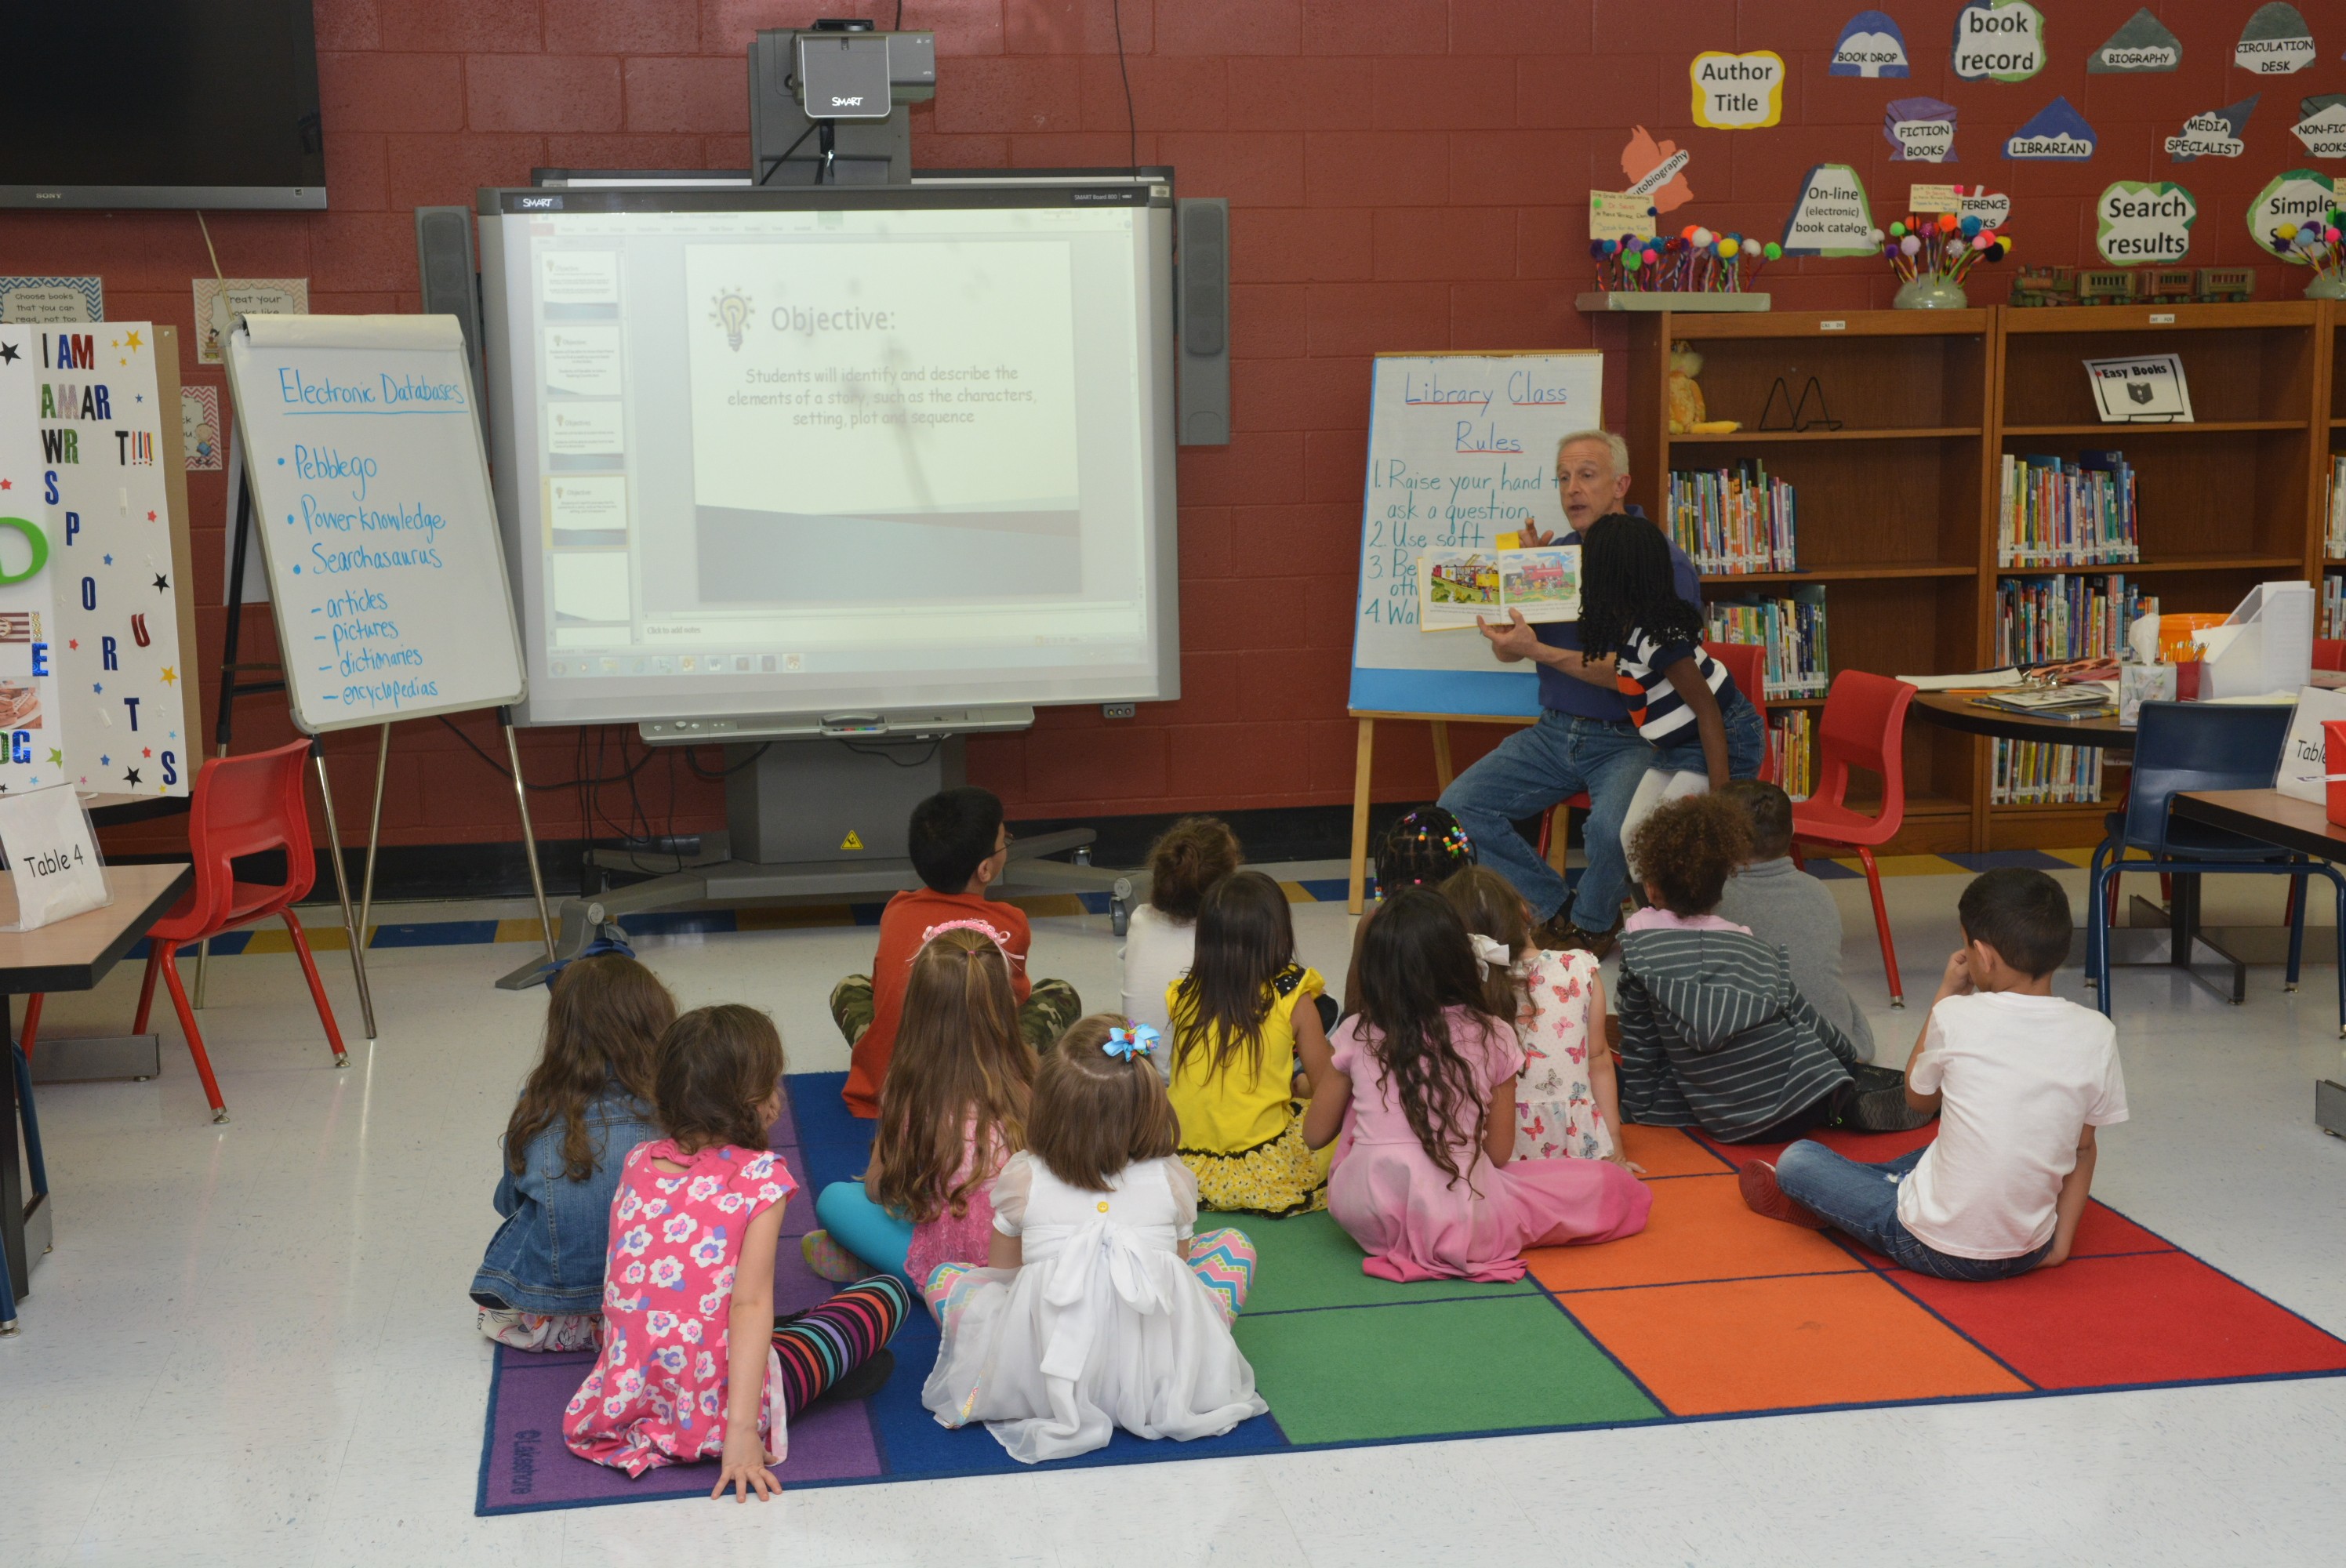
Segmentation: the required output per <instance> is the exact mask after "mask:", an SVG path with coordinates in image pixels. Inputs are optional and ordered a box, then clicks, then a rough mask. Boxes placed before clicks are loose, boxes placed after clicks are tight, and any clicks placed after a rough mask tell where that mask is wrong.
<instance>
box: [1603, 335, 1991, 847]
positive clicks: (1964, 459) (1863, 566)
mask: <svg viewBox="0 0 2346 1568" xmlns="http://www.w3.org/2000/svg"><path fill="white" fill-rule="evenodd" d="M1628 331H1629V344H1630V347H1629V356H1630V375H1629V399H1630V410H1629V417H1628V425H1627V431H1626V434H1627V437H1628V441H1629V450H1630V457H1631V461H1632V463H1633V464H1634V465H1635V474H1636V478H1635V489H1634V491H1633V494H1637V495H1640V496H1643V497H1645V498H1646V501H1647V506H1648V507H1649V508H1654V509H1658V507H1659V506H1660V505H1661V504H1666V503H1667V499H1668V494H1669V473H1670V471H1671V470H1672V469H1673V468H1712V467H1726V466H1731V465H1733V464H1735V463H1742V462H1747V461H1756V462H1760V463H1764V464H1766V466H1767V469H1768V472H1769V473H1771V474H1774V475H1776V476H1778V477H1780V478H1781V479H1783V480H1785V481H1786V482H1788V483H1789V484H1791V485H1792V487H1793V490H1794V492H1795V494H1796V495H1797V497H1798V505H1799V520H1800V524H1799V525H1800V571H1798V572H1789V573H1788V572H1766V573H1753V574H1749V575H1709V576H1706V577H1705V578H1704V579H1703V593H1704V596H1705V597H1706V598H1710V599H1719V598H1737V597H1740V596H1745V595H1747V594H1757V595H1761V596H1769V595H1775V594H1781V593H1782V592H1784V591H1785V590H1786V589H1788V588H1790V587H1793V586H1797V585H1806V584H1822V585H1825V590H1826V592H1825V606H1826V608H1825V613H1826V625H1827V627H1828V633H1827V651H1828V654H1829V657H1830V659H1831V669H1832V670H1833V671H1834V672H1835V673H1838V672H1839V671H1841V670H1843V669H1866V670H1876V671H1880V672H1882V673H1885V674H1912V673H1915V672H1918V671H1924V670H1941V669H1969V668H1972V667H1974V664H1973V656H1974V650H1975V648H1976V647H1977V644H1978V640H1979V639H1978V625H1979V616H1980V588H1981V583H1982V581H1983V576H1982V571H1983V567H1984V565H1985V564H1986V563H1985V562H1984V560H1983V559H1982V556H1981V553H1980V550H1981V536H1980V519H1981V516H1982V514H1983V508H1984V507H1985V506H1987V505H1988V504H1989V502H1990V500H1991V497H1990V495H1989V494H1988V491H1987V488H1986V486H1987V484H1988V483H1989V479H1990V477H1991V469H1990V455H1989V454H1990V452H1991V447H1990V444H1989V436H1990V431H1991V429H1992V423H1993V419H1994V361H1995V334H1994V312H1993V311H1985V310H1980V311H1846V312H1830V311H1772V312H1766V313H1754V314H1750V315H1735V316H1722V315H1699V314H1677V313H1665V314H1661V315H1656V316H1647V317H1633V318H1632V319H1631V320H1630V322H1629V326H1628ZM1678 341H1686V342H1690V343H1692V344H1693V345H1694V347H1695V349H1696V350H1697V351H1699V352H1700V353H1701V354H1702V356H1703V361H1704V362H1703V370H1702V374H1701V376H1700V377H1699V378H1698V380H1699V382H1700V384H1701V387H1702V391H1703V397H1704V401H1705V403H1706V406H1707V409H1708V412H1709V416H1710V417H1711V418H1712V419H1715V420H1716V419H1732V420H1739V421H1740V422H1741V423H1742V426H1743V428H1742V429H1741V430H1739V431H1737V432H1735V433H1732V434H1722V435H1673V434H1671V433H1670V430H1669V407H1668V387H1667V383H1666V377H1667V373H1668V356H1669V351H1670V347H1671V345H1672V344H1673V343H1675V342H1678ZM1811 376H1814V377H1815V378H1816V382H1817V388H1818V391H1819V392H1821V394H1822V396H1823V399H1824V403H1825V407H1824V408H1823V409H1822V410H1821V411H1820V410H1819V409H1818V408H1816V406H1815V405H1814V402H1813V400H1812V401H1811V406H1810V408H1809V410H1808V411H1807V412H1808V414H1809V416H1810V417H1815V416H1817V415H1818V414H1819V413H1823V414H1827V415H1829V416H1830V417H1831V418H1832V419H1835V420H1838V421H1840V422H1841V424H1840V427H1839V428H1838V429H1832V430H1826V429H1821V428H1816V427H1813V426H1812V427H1811V429H1808V430H1805V431H1791V430H1761V429H1760V428H1759V425H1760V416H1761V413H1762V412H1763V410H1765V409H1766V407H1767V405H1768V402H1769V394H1770V390H1771V389H1772V388H1773V387H1774V386H1775V384H1776V382H1777V381H1778V379H1779V378H1781V380H1782V382H1783V392H1782V393H1781V394H1780V395H1779V396H1778V397H1777V399H1776V408H1775V413H1776V414H1777V415H1778V416H1786V415H1789V414H1790V412H1792V409H1793V406H1794V405H1795V404H1796V403H1797V402H1799V400H1800V394H1801V392H1803V391H1804V390H1805V389H1806V387H1807V385H1808V382H1809V378H1810V377H1811ZM1822 706H1823V704H1822V702H1821V700H1820V699H1813V698H1812V699H1807V700H1784V701H1771V702H1770V704H1769V707H1770V709H1771V710H1773V709H1779V708H1811V709H1814V708H1821V707H1822ZM1973 752H1974V745H1973V742H1972V740H1971V738H1969V737H1964V736H1957V735H1952V734H1949V733H1947V732H1945V731H1943V730H1938V729H1934V728H1931V727H1930V726H1927V725H1920V724H1917V725H1912V726H1909V727H1908V729H1907V735H1906V788H1907V808H1906V819H1907V823H1906V829H1905V831H1904V833H1903V834H1902V836H1901V838H1900V839H1899V840H1898V842H1897V843H1896V844H1895V845H1894V846H1892V847H1893V849H1895V850H1901V851H1904V852H1916V851H1922V850H1963V849H1968V848H1970V842H1971V835H1972V819H1973V817H1974V815H1975V809H1974V799H1975V795H1976V790H1977V785H1978V769H1977V766H1976V764H1975V761H1974V756H1973Z"/></svg>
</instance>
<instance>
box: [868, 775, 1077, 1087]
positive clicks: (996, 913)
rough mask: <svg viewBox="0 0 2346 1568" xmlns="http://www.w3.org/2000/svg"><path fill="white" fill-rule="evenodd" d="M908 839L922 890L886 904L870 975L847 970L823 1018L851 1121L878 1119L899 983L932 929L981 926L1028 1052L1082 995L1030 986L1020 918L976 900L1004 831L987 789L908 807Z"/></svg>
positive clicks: (994, 869) (1058, 984) (1002, 846)
mask: <svg viewBox="0 0 2346 1568" xmlns="http://www.w3.org/2000/svg"><path fill="white" fill-rule="evenodd" d="M910 838H911V840H912V842H911V846H910V847H911V850H912V857H913V871H916V872H918V873H919V874H920V878H921V881H923V883H925V884H926V886H924V887H923V888H921V889H919V890H918V891H913V892H909V893H898V894H897V895H896V896H895V897H893V898H892V899H890V900H889V901H888V907H887V908H886V909H885V910H884V911H882V912H881V915H880V951H879V952H878V953H877V954H875V955H874V956H873V958H872V972H871V973H870V974H851V975H849V976H848V977H847V978H846V979H845V980H842V981H841V982H840V983H838V984H837V985H836V986H834V987H832V988H831V1019H832V1021H833V1022H835V1023H838V1025H839V1032H840V1033H841V1034H843V1035H845V1036H846V1037H847V1043H848V1045H849V1046H850V1048H851V1049H850V1052H849V1058H850V1059H849V1063H848V1069H847V1087H846V1089H845V1090H844V1091H842V1097H843V1098H844V1099H845V1100H846V1101H847V1108H848V1110H849V1111H851V1112H852V1113H853V1114H854V1115H859V1116H865V1117H872V1116H877V1115H879V1114H880V1084H881V1083H882V1081H883V1080H884V1079H885V1078H886V1077H887V1076H888V1059H889V1057H890V1056H892V1055H893V1054H895V1049H896V1024H897V1021H898V1020H899V1019H900V1018H901V1017H902V1016H903V1009H904V977H905V975H906V973H907V972H909V971H910V970H911V968H912V963H913V956H914V955H915V954H917V953H918V952H920V951H921V947H922V944H923V942H926V941H927V940H928V939H927V933H928V932H930V931H932V930H933V929H934V928H936V927H938V926H941V925H946V924H950V923H954V922H961V921H967V922H981V923H983V924H984V926H985V927H986V928H987V929H988V931H989V932H991V933H992V934H993V935H994V937H995V938H996V940H998V941H999V942H1001V943H1002V950H1003V952H1005V953H1006V954H1008V955H1009V958H1010V983H1011V988H1012V989H1013V990H1014V991H1015V992H1016V993H1017V996H1018V1026H1019V1032H1020V1033H1023V1034H1024V1035H1025V1037H1026V1043H1027V1044H1030V1045H1032V1046H1034V1047H1035V1049H1036V1050H1037V1051H1042V1050H1046V1049H1048V1048H1049V1046H1050V1045H1051V1044H1052V1042H1054V1041H1056V1040H1057V1039H1058V1037H1059V1036H1060V1035H1061V1034H1062V1033H1065V1032H1066V1027H1067V1025H1068V1024H1070V1023H1074V1022H1075V1021H1076V1019H1078V1018H1080V1017H1082V1016H1083V1012H1084V1006H1083V1000H1082V998H1080V997H1078V996H1077V995H1076V988H1075V987H1074V986H1072V985H1069V984H1068V983H1066V981H1064V980H1043V981H1035V982H1033V983H1031V985H1030V983H1029V982H1028V980H1027V977H1026V944H1027V942H1028V939H1029V934H1030V933H1029V932H1028V930H1027V926H1026V916H1025V913H1024V912H1023V911H1019V910H1017V909H1014V908H1013V907H1012V906H1010V905H1009V904H1005V903H997V902H995V901H994V900H992V899H989V898H987V897H986V896H985V890H986V889H987V888H988V887H990V886H992V885H993V884H994V881H996V880H997V879H998V878H999V877H1000V876H1001V875H1002V868H1003V865H1004V863H1005V861H1007V860H1009V859H1010V833H1009V830H1007V829H1006V828H1005V827H1004V826H1003V825H1002V801H1001V800H1000V799H998V798H997V797H996V796H995V795H994V791H993V790H991V789H978V788H976V787H975V786H974V785H963V786H961V787H959V788H957V789H943V790H939V791H938V792H937V793H936V794H934V795H932V796H930V797H929V798H928V799H925V800H923V801H922V802H921V803H920V804H919V805H918V806H915V807H913V824H912V831H911V834H910Z"/></svg>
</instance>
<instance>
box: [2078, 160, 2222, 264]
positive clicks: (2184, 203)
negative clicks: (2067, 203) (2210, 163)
mask: <svg viewBox="0 0 2346 1568" xmlns="http://www.w3.org/2000/svg"><path fill="white" fill-rule="evenodd" d="M2198 217H2199V204H2198V201H2196V200H2195V199H2193V198H2192V195H2191V193H2190V192H2189V191H2188V190H2186V189H2184V188H2182V187H2181V186H2179V185H2177V184H2174V183H2173V182H2172V181H2168V180H2157V181H2152V180H2142V179H2122V180H2119V181H2118V182H2117V184H2115V185H2113V186H2110V187H2109V188H2107V189H2106V190H2104V191H2103V192H2102V194H2101V199H2099V200H2098V201H2096V202H2095V203H2094V219H2095V229H2094V238H2095V242H2096V244H2097V245H2098V246H2099V247H2100V248H2101V252H2102V260H2105V261H2107V262H2109V263H2111V264H2112V265H2113V266H2118V267H2139V266H2152V265H2157V264H2159V263H2167V262H2176V261H2180V260H2183V258H2184V257H2185V256H2186V255H2187V254H2188V252H2189V251H2190V249H2191V225H2192V224H2193V223H2195V222H2197V221H2198Z"/></svg>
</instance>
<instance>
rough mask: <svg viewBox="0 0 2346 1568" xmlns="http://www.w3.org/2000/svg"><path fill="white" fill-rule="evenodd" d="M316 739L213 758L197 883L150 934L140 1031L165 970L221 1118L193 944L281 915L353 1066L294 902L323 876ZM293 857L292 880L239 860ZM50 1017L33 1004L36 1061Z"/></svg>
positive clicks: (194, 845) (333, 1035) (343, 1058)
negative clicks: (246, 876) (314, 798)
mask: <svg viewBox="0 0 2346 1568" xmlns="http://www.w3.org/2000/svg"><path fill="white" fill-rule="evenodd" d="M309 756H310V742H308V741H306V740H297V741H294V742H293V743H292V744H291V745H290V746H280V747H279V748H277V749H276V750H274V751H256V752H254V753H253V754H252V755H251V756H250V757H216V758H210V759H206V761H205V762H204V765H203V767H202V769H201V770H200V771H199V772H198V773H197V775H196V788H195V798H194V799H193V801H192V802H191V803H190V809H189V818H188V850H189V856H190V858H191V859H192V860H194V861H195V870H196V885H195V888H194V890H193V891H190V892H189V894H188V895H187V897H185V898H183V899H181V900H180V901H179V902H178V903H176V904H174V905H172V906H171V909H170V911H169V912H168V913H167V914H165V915H164V916H163V918H162V919H160V920H158V921H156V922H155V924H154V926H153V927H152V928H151V929H149V931H148V933H147V937H148V946H147V978H146V980H145V982H144V983H142V984H141V985H140V986H139V988H138V1018H137V1020H136V1021H134V1022H133V1023H132V1024H131V1025H130V1032H131V1033H134V1034H144V1033H146V1032H147V1017H148V1013H150V1012H151V1011H152V1010H153V1008H154V1004H155V976H156V974H157V972H160V973H161V974H162V976H163V983H165V984H166V985H168V986H169V987H170V990H171V1007H172V1010H173V1011H174V1012H176V1013H179V1027H180V1029H181V1030H182V1031H184V1032H185V1033H186V1034H187V1037H188V1052H189V1054H190V1055H192V1056H193V1057H194V1058H195V1059H196V1075H197V1076H198V1077H199V1078H201V1079H202V1080H203V1081H204V1096H205V1097H206V1098H207V1099H209V1100H210V1101H211V1104H212V1120H213V1121H215V1122H225V1121H227V1120H228V1106H227V1105H225V1104H224V1103H223V1102H222V1101H221V1099H220V1092H219V1081H218V1080H217V1079H215V1078H214V1077H213V1076H212V1063H211V1058H210V1056H209V1055H207V1054H205V1051H204V1036H203V1032H202V1031H201V1030H199V1029H198V1028H197V1027H196V1013H195V1009H194V1008H192V1007H190V1006H189V1005H188V993H187V988H186V987H185V986H183V985H182V984H180V983H179V949H180V948H182V947H185V946H187V945H188V944H189V943H191V942H208V941H209V940H210V939H211V938H213V937H216V936H219V934H221V933H222V932H230V931H235V930H237V929H238V928H240V927H242V926H248V925H251V924H252V923H254V922H255V921H263V920H267V919H269V918H270V916H272V915H273V916H275V917H277V918H278V919H280V920H282V921H284V922H285V929H286V931H287V932H290V933H291V935H292V938H293V952H295V954H296V955H297V956H299V957H300V958H301V973H302V975H303V977H304V978H305V979H307V980H308V981H309V983H310V997H311V1001H313V1002H315V1003H317V1004H318V1021H319V1022H320V1023H323V1024H324V1025H325V1026H326V1044H329V1045H331V1046H332V1047H333V1048H334V1065H335V1066H337V1067H347V1066H349V1065H350V1055H349V1054H348V1053H347V1052H345V1051H344V1050H343V1049H342V1031H341V1030H340V1029H338V1028H336V1027H335V1025H334V1010H333V1007H332V1005H331V1003H328V1002H327V1000H326V988H325V986H324V985H323V984H321V983H320V982H319V979H318V963H317V961H316V960H315V959H313V958H311V956H310V939H309V938H308V937H307V936H305V935H304V934H302V931H301V921H300V919H299V918H297V917H296V916H295V915H294V913H293V906H294V905H295V904H296V903H299V902H300V901H301V899H302V897H303V896H304V895H305V894H307V893H308V892H309V891H310V888H311V884H312V883H314V882H315V881H317V878H318V866H317V860H316V857H315V856H314V855H313V854H312V852H311V847H310V809H309V803H308V799H307V797H306V795H305V793H304V783H303V764H305V763H306V762H307V761H308V760H309ZM269 850H283V851H284V852H285V881H282V882H240V881H237V880H236V872H235V870H234V862H235V861H236V860H239V859H240V858H241V857H243V856H246V855H259V854H265V853H267V852H268V851H269ZM40 1020H41V998H40V997H39V996H37V995H36V996H35V997H33V998H32V999H31V1000H30V1001H29V1002H28V1003H26V1007H25V1029H24V1051H25V1054H26V1058H27V1059H28V1060H29V1059H30V1058H31V1056H32V1054H33V1038H34V1033H35V1031H36V1029H37V1028H38V1027H39V1025H40Z"/></svg>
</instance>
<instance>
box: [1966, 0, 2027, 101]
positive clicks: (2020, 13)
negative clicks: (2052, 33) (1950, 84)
mask: <svg viewBox="0 0 2346 1568" xmlns="http://www.w3.org/2000/svg"><path fill="white" fill-rule="evenodd" d="M2044 68H2045V13H2044V12H2042V11H2039V10H2038V9H2037V8H2036V7H2035V6H2034V5H2030V4H2029V3H2028V0H1972V3H1971V4H1970V5H1966V6H1964V8H1963V9H1962V10H1961V11H1958V12H1956V13H1955V51H1954V69H1955V75H1957V76H1961V77H1962V78H1963V79H1964V80H1965V81H1967V82H1977V81H1991V82H2025V81H2026V80H2027V79H2028V78H2029V77H2031V76H2035V74H2036V73H2037V72H2039V71H2041V70H2043V69H2044Z"/></svg>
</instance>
